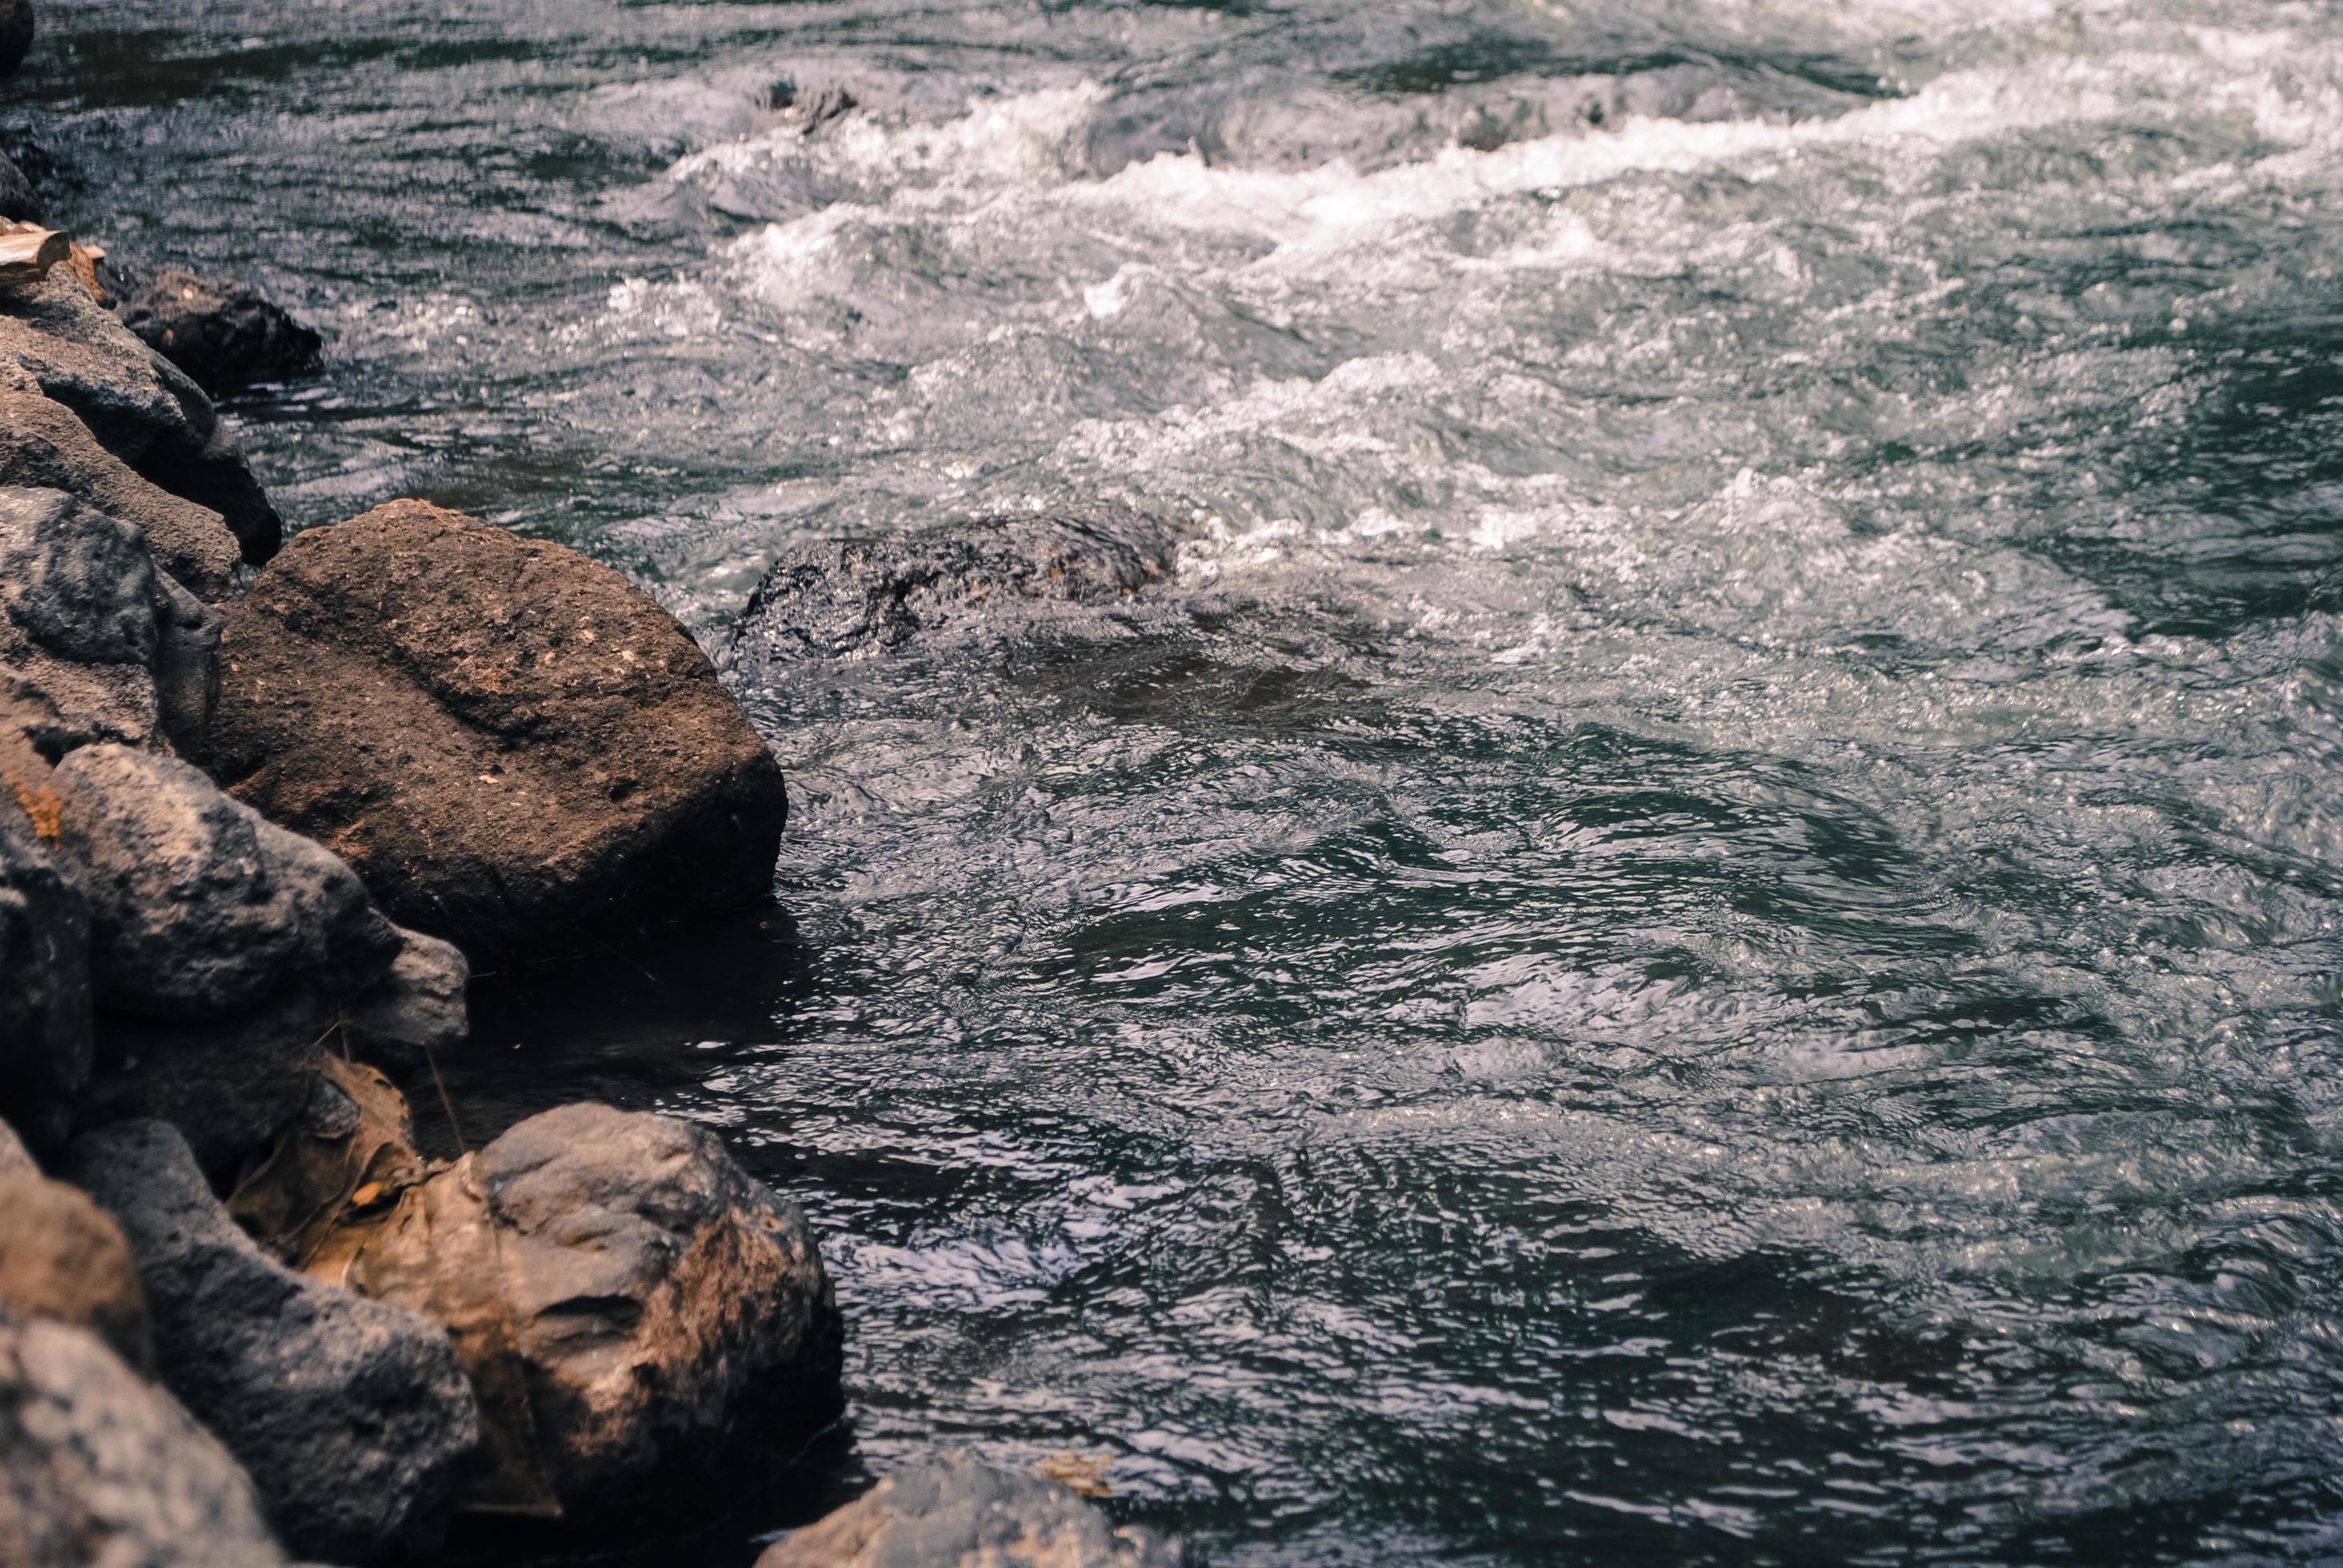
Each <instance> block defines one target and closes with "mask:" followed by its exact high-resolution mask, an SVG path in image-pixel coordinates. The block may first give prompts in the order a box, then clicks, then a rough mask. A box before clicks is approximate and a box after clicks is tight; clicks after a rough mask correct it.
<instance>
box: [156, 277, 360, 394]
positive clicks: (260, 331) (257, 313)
mask: <svg viewBox="0 0 2343 1568" xmlns="http://www.w3.org/2000/svg"><path fill="white" fill-rule="evenodd" d="M117 314H118V315H120V317H122V324H123V325H124V326H126V327H129V328H130V330H131V331H132V332H134V333H136V335H137V337H138V339H139V341H141V342H142V343H144V344H146V347H149V348H152V349H153V350H154V351H155V352H156V353H157V354H160V355H161V356H162V357H164V358H166V359H167V360H169V361H170V362H171V363H172V364H174V365H176V366H177V367H179V368H180V369H182V370H184V371H186V373H187V374H188V375H189V376H191V377H194V378H195V382H196V386H198V387H202V388H203V389H204V390H205V391H206V392H211V393H219V392H224V391H227V390H230V389H232V388H235V387H242V386H245V385H246V384H248V383H251V382H254V381H273V380H277V379H281V378H283V377H290V376H306V375H307V374H308V373H309V372H311V371H313V370H315V369H317V364H318V353H319V351H320V350H321V349H322V348H323V347H325V342H324V340H323V339H322V338H320V337H318V336H317V333H315V332H313V331H311V330H310V329H309V328H308V327H304V326H302V325H301V323H299V322H297V321H296V320H294V319H293V317H291V316H290V315H288V314H287V313H286V311H285V310H283V309H282V308H281V307H278V306H277V305H276V304H275V303H274V302H272V301H271V300H269V299H268V298H266V297H265V296H263V295H262V294H260V293H259V292H258V291H257V290H255V289H251V288H246V287H244V286H241V285H238V284H232V283H216V282H213V281H211V280H209V279H206V278H201V277H197V276H196V275H195V274H194V273H192V272H189V271H187V270H186V268H184V267H177V266H166V267H165V268H164V269H163V270H162V271H160V272H158V273H156V275H155V276H153V277H152V278H150V279H147V280H146V282H144V283H143V284H140V285H138V286H136V287H135V288H133V289H132V290H131V291H130V292H129V293H127V294H126V295H125V297H123V300H122V302H121V304H120V306H119V307H117Z"/></svg>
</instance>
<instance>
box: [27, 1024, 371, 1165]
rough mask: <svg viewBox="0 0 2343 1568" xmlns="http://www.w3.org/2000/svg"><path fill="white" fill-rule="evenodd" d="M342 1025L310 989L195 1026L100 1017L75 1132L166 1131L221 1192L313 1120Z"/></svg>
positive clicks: (76, 1109) (77, 1108)
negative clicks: (132, 1125)
mask: <svg viewBox="0 0 2343 1568" xmlns="http://www.w3.org/2000/svg"><path fill="white" fill-rule="evenodd" d="M336 1021H337V1020H336V1015H335V1010H334V1002H333V1000H332V999H331V998H330V997H325V996H320V995H319V994H318V993H317V992H316V991H314V990H308V989H307V988H306V987H296V988H295V989H293V990H287V991H284V992H281V993H279V994H278V995H277V996H274V997H271V998H269V999H268V1000H266V1001H265V1002H262V1003H259V1004H257V1005H256V1006H253V1007H250V1008H246V1009H244V1010H240V1011H238V1012H237V1013H236V1014H234V1015H233V1016H231V1017H228V1018H223V1019H212V1020H205V1021H202V1022H198V1023H177V1022H172V1021H170V1020H160V1019H153V1018H142V1017H139V1016H137V1015H135V1014H126V1013H111V1014H108V1013H101V1014H100V1015H99V1017H98V1022H97V1045H98V1060H99V1062H100V1064H101V1069H100V1070H99V1071H98V1072H97V1073H96V1074H95V1075H94V1076H93V1077H92V1079H91V1081H90V1084H89V1087H88V1088H87V1089H85V1090H84V1091H82V1093H81V1094H80V1096H79V1097H78V1099H77V1101H76V1104H75V1117H74V1121H75V1126H78V1127H82V1128H91V1127H103V1126H105V1125H106V1124H107V1123H109V1122H115V1121H135V1120H139V1119H153V1120H156V1121H167V1122H169V1123H171V1125H172V1126H174V1127H176V1128H177V1129H178V1130H179V1131H180V1133H181V1134H182V1135H184V1136H185V1137H186V1141H187V1143H188V1145H189V1147H191V1148H192V1149H193V1150H194V1151H195V1154H196V1163H198V1164H199V1165H201V1166H202V1167H203V1170H204V1173H205V1174H206V1176H209V1177H210V1178H211V1179H212V1181H214V1182H215V1183H216V1184H218V1185H221V1186H223V1187H225V1186H226V1184H227V1183H229V1182H232V1181H234V1180H235V1179H236V1173H237V1172H239V1171H242V1170H244V1169H245V1167H246V1165H247V1164H248V1163H249V1162H250V1161H253V1160H255V1159H257V1158H261V1157H263V1156H264V1155H265V1153H266V1151H267V1150H268V1148H269V1147H270V1146H271V1145H272V1144H274V1143H275V1142H276V1141H277V1139H279V1138H281V1137H282V1136H284V1134H285V1132H286V1131H287V1129H288V1128H291V1127H294V1126H296V1125H297V1124H298V1123H299V1122H300V1121H301V1118H302V1117H303V1116H304V1115H305V1114H306V1113H307V1110H308V1108H309V1106H310V1104H311V1103H312V1101H314V1100H315V1098H316V1097H317V1093H318V1081H319V1080H320V1079H321V1078H322V1077H324V1076H325V1075H326V1073H327V1063H328V1060H330V1058H331V1056H332V1054H333V1052H332V1050H330V1049H329V1047H335V1046H338V1044H339V1040H338V1039H337V1035H338V1032H339V1031H338V1030H337V1028H336Z"/></svg>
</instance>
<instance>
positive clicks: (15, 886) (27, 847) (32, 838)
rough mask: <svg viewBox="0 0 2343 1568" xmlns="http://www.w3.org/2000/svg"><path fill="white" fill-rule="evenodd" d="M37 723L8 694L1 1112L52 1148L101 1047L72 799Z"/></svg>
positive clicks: (2, 760) (1, 803) (3, 702)
mask: <svg viewBox="0 0 2343 1568" xmlns="http://www.w3.org/2000/svg"><path fill="white" fill-rule="evenodd" d="M36 717H37V716H35V715H34V714H32V713H30V712H28V711H27V710H26V709H23V708H22V707H21V706H17V705H12V704H10V703H9V702H8V700H7V699H6V697H5V693H0V1042H5V1045H0V1111H5V1112H6V1113H7V1115H8V1116H9V1118H10V1119H11V1120H12V1121H15V1124H16V1126H17V1128H18V1129H20V1130H21V1131H23V1132H24V1133H25V1135H26V1136H27V1137H29V1138H31V1139H32V1140H33V1141H35V1143H37V1144H41V1145H43V1146H45V1147H46V1146H54V1145H55V1143H56V1142H57V1141H59V1140H60V1139H61V1138H62V1137H63V1136H64V1133H65V1127H66V1121H67V1119H68V1117H69V1115H70V1113H71V1107H72V1101H73V1099H74V1097H75V1095H77V1094H78V1093H79V1092H80V1091H81V1090H82V1089H83V1087H84V1086H85V1084H86V1083H87V1082H88V1081H89V1077H90V1071H91V1067H92V1063H93V1060H94V1057H93V1050H94V1044H93V1037H92V1031H91V991H90V959H89V905H88V902H87V900H85V899H84V898H83V896H82V893H81V890H80V889H79V888H77V887H76V886H75V883H74V881H73V880H72V879H71V878H70V877H69V876H68V875H67V874H66V871H65V868H64V867H62V866H60V865H59V864H58V862H57V859H56V856H55V849H56V837H57V828H58V822H59V819H60V817H61V815H62V803H61V801H60V800H59V799H58V796H57V794H56V790H55V785H54V781H53V779H52V774H51V770H50V768H49V764H48V760H47V759H46V758H45V757H44V756H43V755H42V754H41V753H40V751H39V750H38V749H35V745H34V743H33V739H32V737H31V736H30V735H29V734H28V733H27V728H28V726H30V725H32V724H33V723H35V719H36Z"/></svg>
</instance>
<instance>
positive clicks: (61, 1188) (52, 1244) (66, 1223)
mask: <svg viewBox="0 0 2343 1568" xmlns="http://www.w3.org/2000/svg"><path fill="white" fill-rule="evenodd" d="M0 1214H5V1215H6V1216H8V1222H7V1223H6V1224H5V1225H0V1307H5V1309H7V1310H8V1311H9V1312H13V1313H15V1315H16V1316H18V1317H20V1318H25V1317H34V1318H50V1319H54V1320H55V1321H56V1322H61V1323H71V1324H73V1325H74V1326H75V1328H83V1329H87V1330H89V1331H90V1332H92V1333H94V1334H96V1335H97V1336H98V1338H100V1339H102V1340H104V1341H105V1342H106V1343H107V1344H108V1345H109V1346H111V1347H112V1348H113V1351H114V1352H115V1354H116V1355H118V1356H120V1357H121V1358H122V1359H123V1360H124V1361H126V1362H129V1363H130V1364H131V1365H132V1366H134V1367H136V1368H137V1369H138V1370H139V1371H141V1372H146V1371H149V1370H151V1369H152V1368H153V1366H154V1364H155V1351H154V1344H153V1342H152V1339H151V1338H150V1336H149V1334H148V1332H147V1327H146V1292H144V1291H143V1290H141V1289H140V1288H139V1284H138V1269H137V1266H136V1264H135V1263H133V1262H132V1261H131V1258H130V1243H129V1242H128V1241H125V1240H124V1239H123V1235H122V1227H121V1226H119V1225H117V1224H116V1223H115V1222H114V1220H113V1217H112V1216H110V1215H109V1214H107V1213H106V1211H105V1210H103V1209H100V1208H99V1207H98V1206H97V1205H96V1204H95V1203H93V1202H91V1201H89V1198H88V1196H87V1195H86V1194H85V1193H82V1192H79V1191H75V1189H73V1188H71V1187H68V1186H66V1185H65V1183H64V1182H62V1181H48V1180H46V1179H45V1178H44V1177H43V1176H42V1175H41V1174H40V1173H39V1172H38V1171H20V1172H16V1173H15V1174H8V1173H5V1172H0Z"/></svg>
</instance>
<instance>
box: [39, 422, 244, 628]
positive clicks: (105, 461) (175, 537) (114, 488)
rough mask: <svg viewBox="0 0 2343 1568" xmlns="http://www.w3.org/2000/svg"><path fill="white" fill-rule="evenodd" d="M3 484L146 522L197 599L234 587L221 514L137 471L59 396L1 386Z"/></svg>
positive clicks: (160, 556)
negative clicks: (69, 497) (63, 494)
mask: <svg viewBox="0 0 2343 1568" xmlns="http://www.w3.org/2000/svg"><path fill="white" fill-rule="evenodd" d="M0 485H16V486H22V487H26V488H31V489H51V490H63V491H65V492H66V493H67V494H68V495H73V496H78V497H79V498H81V499H83V500H85V501H86V502H88V503H89V504H90V505H91V506H93V507H95V508H97V509H98V510H99V511H101V512H104V513H105V514H106V516H108V517H110V518H115V519H116V520H117V521H119V522H125V523H136V525H137V526H138V527H140V528H144V529H145V530H146V547H147V548H148V549H150V550H152V551H153V552H154V556H155V564H156V567H157V568H160V569H161V570H163V571H165V572H166V573H168V574H169V575H170V576H172V577H173V578H177V579H178V581H179V582H180V583H182V584H183V585H185V586H186V588H187V590H188V591H189V592H190V593H193V594H194V595H195V596H196V598H200V599H203V600H204V601H205V602H206V603H210V604H216V603H218V602H219V601H220V600H222V599H225V598H231V597H233V596H234V594H235V593H236V583H237V566H238V563H239V562H240V561H241V560H242V554H241V547H239V546H238V544H237V543H236V536H235V535H234V534H232V533H230V532H229V531H228V527H227V524H226V522H224V521H223V520H222V519H221V518H220V515H219V514H218V513H217V512H215V511H213V510H212V509H211V508H209V507H203V506H198V505H196V503H195V502H193V501H190V500H187V499H186V498H184V497H180V496H175V495H173V494H172V493H171V492H170V491H168V490H166V489H165V488H163V487H161V486H160V485H157V484H156V483H155V482H154V481H152V480H150V479H148V478H146V477H143V476H142V475H140V474H139V473H138V472H137V470H136V469H134V468H132V467H130V465H129V464H127V463H126V462H124V461H123V460H122V459H121V458H119V457H116V456H115V455H114V454H113V453H112V452H109V451H107V450H106V447H104V446H102V445H100V444H99V442H98V439H97V437H96V436H94V435H92V434H90V430H89V427H88V426H86V425H85V424H83V423H82V422H81V420H80V419H79V418H78V417H75V415H74V413H73V411H72V410H71V409H69V408H67V407H65V405H63V404H62V403H57V402H55V401H52V400H51V399H49V398H47V397H43V396H41V395H40V394H39V393H37V392H33V391H26V390H23V389H21V388H20V389H16V390H10V389H8V388H6V387H0Z"/></svg>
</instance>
